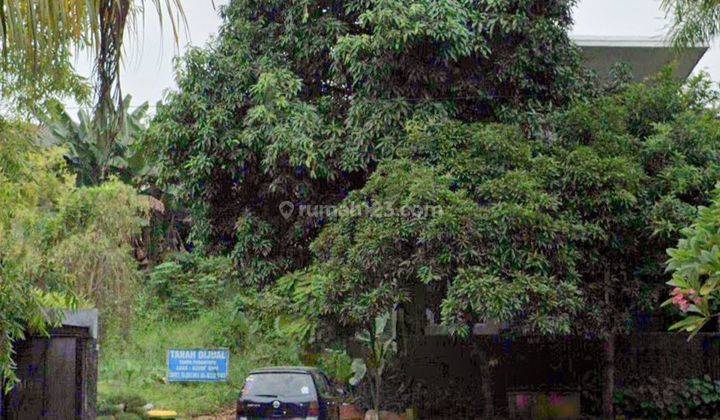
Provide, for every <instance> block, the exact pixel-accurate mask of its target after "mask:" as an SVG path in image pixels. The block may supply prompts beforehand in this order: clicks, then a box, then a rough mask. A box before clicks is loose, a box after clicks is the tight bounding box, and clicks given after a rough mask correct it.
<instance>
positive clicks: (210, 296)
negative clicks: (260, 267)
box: [149, 253, 234, 319]
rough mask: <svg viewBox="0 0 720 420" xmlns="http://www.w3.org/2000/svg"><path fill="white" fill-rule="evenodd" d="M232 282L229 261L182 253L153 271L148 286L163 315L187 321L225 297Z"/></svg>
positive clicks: (232, 276)
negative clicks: (156, 299) (161, 308)
mask: <svg viewBox="0 0 720 420" xmlns="http://www.w3.org/2000/svg"><path fill="white" fill-rule="evenodd" d="M233 278H234V274H233V266H232V262H231V261H230V259H229V258H225V257H203V256H200V255H198V254H196V253H182V254H175V255H174V256H173V258H172V259H171V260H170V261H168V262H166V263H163V264H160V265H158V266H157V267H155V268H154V269H153V271H152V272H151V273H150V276H149V286H150V287H151V289H152V292H153V294H154V295H155V296H156V297H157V298H158V300H159V302H160V305H161V306H162V307H163V308H164V311H165V313H166V314H167V315H169V316H170V317H171V318H176V319H183V318H185V319H187V318H194V317H196V316H198V315H199V314H200V313H201V312H202V311H203V310H205V309H208V308H209V307H213V306H214V305H216V304H217V303H218V302H219V301H220V299H221V298H222V297H224V296H227V294H226V291H227V288H228V286H229V285H231V284H232V280H233Z"/></svg>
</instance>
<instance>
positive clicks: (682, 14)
mask: <svg viewBox="0 0 720 420" xmlns="http://www.w3.org/2000/svg"><path fill="white" fill-rule="evenodd" d="M661 7H662V9H663V10H664V11H665V13H666V15H668V16H670V15H671V16H672V18H673V24H672V27H671V31H670V37H671V39H672V41H673V44H674V45H675V46H676V47H680V48H684V47H693V46H697V45H702V44H707V43H709V42H710V41H711V40H712V39H713V38H715V37H716V36H717V35H718V33H720V0H662V3H661Z"/></svg>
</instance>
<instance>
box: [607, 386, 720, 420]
mask: <svg viewBox="0 0 720 420" xmlns="http://www.w3.org/2000/svg"><path fill="white" fill-rule="evenodd" d="M615 407H616V409H617V412H618V413H619V414H622V415H625V416H628V417H631V418H694V419H697V418H715V417H717V412H718V410H720V381H718V380H712V379H711V378H710V377H709V376H704V377H702V378H693V379H687V380H671V379H665V380H657V379H655V378H653V377H650V378H648V379H647V383H645V384H643V385H640V386H637V387H631V388H627V389H621V390H618V392H617V393H616V394H615Z"/></svg>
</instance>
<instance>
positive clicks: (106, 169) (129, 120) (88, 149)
mask: <svg viewBox="0 0 720 420" xmlns="http://www.w3.org/2000/svg"><path fill="white" fill-rule="evenodd" d="M131 99H132V98H131V97H130V96H126V97H125V99H124V101H123V104H124V108H123V109H121V110H119V111H118V112H121V113H122V126H121V127H120V128H119V130H118V133H117V136H116V137H115V139H114V140H113V141H110V140H109V139H107V138H105V137H104V136H103V135H102V127H100V126H99V123H98V122H97V121H96V120H94V119H93V118H92V116H91V115H90V113H88V112H87V111H85V110H80V111H79V112H78V114H77V121H75V120H74V119H73V118H72V117H71V116H70V115H69V114H68V113H67V111H66V110H65V109H64V108H63V107H62V106H61V105H59V104H56V105H49V106H48V112H47V113H46V115H44V116H43V117H42V121H43V125H44V127H45V130H46V131H45V133H44V134H43V142H44V143H46V144H48V145H53V146H60V147H63V148H65V149H67V154H66V155H65V159H66V160H67V161H68V166H69V168H70V169H71V170H72V171H73V172H74V173H75V175H76V177H77V181H78V184H79V185H98V184H101V183H102V182H104V181H106V180H108V179H109V178H110V177H112V176H114V177H118V178H120V179H121V180H123V181H124V182H126V183H132V182H133V181H136V180H137V179H138V178H139V177H141V176H143V175H146V174H148V173H149V172H150V171H151V170H152V169H153V164H152V162H151V161H152V160H153V159H152V158H151V157H150V156H148V154H147V153H146V152H145V150H144V149H143V148H142V147H141V143H140V141H139V140H140V137H141V136H142V135H143V134H144V132H145V118H146V113H147V110H148V104H147V102H146V103H143V104H141V105H140V106H138V107H137V108H136V109H135V110H134V111H132V112H130V109H129V107H130V102H131Z"/></svg>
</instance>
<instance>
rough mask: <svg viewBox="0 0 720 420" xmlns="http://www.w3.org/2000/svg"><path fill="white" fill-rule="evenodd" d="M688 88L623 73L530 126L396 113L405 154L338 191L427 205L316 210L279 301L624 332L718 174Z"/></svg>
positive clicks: (345, 322)
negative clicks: (402, 122)
mask: <svg viewBox="0 0 720 420" xmlns="http://www.w3.org/2000/svg"><path fill="white" fill-rule="evenodd" d="M703 86H705V84H704V83H702V82H701V81H696V82H693V83H692V84H691V85H690V86H689V87H683V86H681V85H680V84H679V83H677V82H674V81H672V80H671V79H670V77H669V76H667V75H666V76H665V77H662V78H660V79H658V80H656V81H654V82H652V83H650V84H647V85H645V84H636V85H628V86H626V87H625V88H623V89H622V90H621V91H620V92H619V93H614V94H609V95H604V96H601V97H599V98H596V99H593V100H590V101H583V102H579V103H577V104H575V105H573V106H571V107H570V108H569V109H567V110H564V111H560V112H558V113H556V114H554V115H553V116H552V117H551V118H550V119H551V120H552V131H551V132H549V133H547V136H546V137H543V138H528V137H527V136H526V135H525V134H524V133H523V131H522V130H520V129H518V128H517V127H514V126H508V125H488V124H483V123H475V124H468V123H465V122H461V121H444V120H441V121H427V120H425V121H418V122H417V123H415V122H411V123H409V124H408V125H407V126H406V134H407V135H406V137H405V140H404V142H403V144H402V146H401V148H400V152H399V154H400V155H401V156H405V158H404V160H400V161H393V162H386V163H383V164H381V165H380V166H379V168H378V170H377V171H375V173H374V174H373V175H372V176H371V177H370V180H369V181H368V183H367V184H366V185H365V186H364V187H363V188H362V189H360V190H358V191H356V192H352V193H350V194H349V196H348V198H347V199H346V200H344V201H343V203H342V205H346V204H347V205H360V204H362V203H368V204H370V205H372V204H373V203H391V206H392V207H393V208H402V207H403V206H407V205H410V206H412V208H415V207H416V206H422V205H425V204H428V203H435V204H436V205H437V206H439V209H440V210H442V211H440V212H439V213H438V212H436V213H435V214H427V213H423V212H399V213H393V214H390V215H387V214H381V215H379V216H378V215H377V214H374V213H372V212H370V213H368V212H364V213H363V212H339V213H338V214H337V217H334V218H328V219H327V225H326V227H325V228H324V229H323V230H322V232H321V233H320V235H319V236H318V237H317V239H315V241H314V242H313V244H312V246H311V249H312V250H313V255H314V263H313V264H312V265H310V267H309V268H307V269H305V270H302V271H299V272H296V273H294V274H291V275H288V276H286V277H285V278H283V279H281V280H280V281H279V283H278V286H277V287H276V288H275V291H274V292H275V293H277V294H279V295H280V296H282V297H283V299H285V300H281V302H284V303H281V304H280V306H282V307H283V308H285V309H284V310H287V308H288V307H289V308H293V309H294V310H295V311H297V313H299V314H302V316H301V317H299V318H298V319H300V320H307V319H311V320H315V321H320V323H328V322H329V323H330V324H332V325H335V326H337V327H340V328H343V329H357V328H362V327H364V326H366V325H368V323H370V322H372V319H373V317H374V316H375V315H376V314H377V313H382V312H383V311H388V310H392V309H393V308H396V307H397V305H402V304H405V303H408V302H410V301H412V300H416V299H418V298H419V299H422V302H423V305H424V306H423V308H429V309H431V310H432V311H433V313H434V314H436V316H437V319H436V321H437V322H442V323H443V324H444V325H446V326H447V327H449V328H450V331H454V332H456V333H459V334H461V335H467V334H469V332H470V327H471V326H472V325H473V324H474V323H475V322H479V321H487V320H494V321H501V322H505V323H507V324H508V325H509V326H510V327H511V328H512V329H513V330H516V331H524V332H528V333H541V334H555V333H571V332H573V333H581V334H614V333H616V332H622V331H627V330H628V329H629V328H631V327H632V323H633V321H634V319H635V315H636V314H638V313H642V312H653V311H654V308H655V307H656V306H657V303H659V301H658V299H659V298H660V295H661V294H664V293H663V287H664V286H663V283H664V280H663V279H665V278H666V276H665V275H664V260H665V249H666V248H668V247H669V246H671V245H672V244H673V243H674V242H675V241H676V240H677V238H678V236H679V235H680V230H681V229H682V228H683V227H684V226H686V225H688V224H689V223H690V221H691V220H692V218H693V217H694V215H695V207H696V206H697V205H699V204H703V203H707V202H708V200H709V199H710V197H711V195H710V192H711V191H712V190H713V187H714V184H715V182H716V180H717V179H718V176H720V164H718V162H719V161H718V158H720V123H718V121H717V119H716V118H715V115H714V112H713V111H712V110H711V109H706V108H705V106H706V105H707V102H706V99H707V98H712V97H714V96H713V95H712V94H709V92H707V91H705V90H704V88H703ZM299 322H300V323H301V324H304V323H305V322H306V321H299ZM296 327H298V328H299V326H296ZM298 331H301V332H303V333H309V334H310V335H312V333H315V332H322V330H319V329H317V327H308V326H306V327H305V328H304V329H298ZM318 335H320V334H318ZM314 338H316V337H314Z"/></svg>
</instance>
